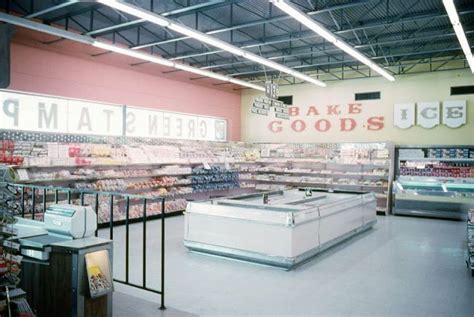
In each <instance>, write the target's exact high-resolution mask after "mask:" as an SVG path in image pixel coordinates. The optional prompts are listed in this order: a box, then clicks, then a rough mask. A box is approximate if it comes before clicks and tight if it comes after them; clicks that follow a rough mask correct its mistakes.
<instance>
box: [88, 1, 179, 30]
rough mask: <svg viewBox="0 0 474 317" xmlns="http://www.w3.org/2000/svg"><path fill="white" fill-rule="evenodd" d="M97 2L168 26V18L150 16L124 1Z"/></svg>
mask: <svg viewBox="0 0 474 317" xmlns="http://www.w3.org/2000/svg"><path fill="white" fill-rule="evenodd" d="M97 2H99V3H102V4H105V5H107V6H109V7H111V8H114V9H117V10H119V11H123V12H125V13H128V14H131V15H133V16H136V17H137V18H140V19H143V20H147V21H149V22H153V23H155V24H158V25H160V26H168V25H169V24H170V23H169V21H168V19H166V18H163V17H161V16H159V15H153V16H150V15H149V14H148V11H146V10H144V9H142V8H139V7H135V6H130V5H128V4H126V3H123V2H120V1H115V0H97Z"/></svg>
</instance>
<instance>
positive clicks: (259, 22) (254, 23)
mask: <svg viewBox="0 0 474 317" xmlns="http://www.w3.org/2000/svg"><path fill="white" fill-rule="evenodd" d="M370 2H371V1H367V0H365V1H353V2H352V3H348V4H343V5H335V6H332V7H329V8H325V9H321V10H318V11H312V12H308V14H309V15H316V14H321V13H325V12H330V11H334V10H339V9H345V8H350V7H356V6H362V5H366V4H368V3H370ZM289 19H290V18H289V17H288V16H287V15H280V16H278V17H274V18H270V19H265V20H261V19H259V20H256V21H252V22H246V23H242V24H238V25H234V26H231V27H226V28H219V29H215V30H211V31H208V32H205V33H206V34H208V35H212V34H218V33H223V32H229V31H233V30H238V29H242V28H247V27H251V26H258V25H263V24H267V23H275V22H280V21H284V20H289ZM186 39H189V37H186V36H182V37H176V38H173V39H169V40H165V41H155V42H151V43H147V44H143V45H138V46H136V47H133V48H135V49H141V48H145V47H150V46H155V45H162V44H167V43H173V42H177V41H182V40H186Z"/></svg>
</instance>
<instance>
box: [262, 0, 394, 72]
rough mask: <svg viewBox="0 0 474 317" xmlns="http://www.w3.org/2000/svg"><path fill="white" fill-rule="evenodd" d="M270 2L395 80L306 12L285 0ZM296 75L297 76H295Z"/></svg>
mask: <svg viewBox="0 0 474 317" xmlns="http://www.w3.org/2000/svg"><path fill="white" fill-rule="evenodd" d="M271 2H272V3H273V4H274V5H275V6H277V7H278V8H279V9H280V10H282V11H283V12H285V13H286V14H288V15H289V16H291V17H293V18H294V19H295V20H297V21H298V22H300V23H301V24H303V25H305V26H306V27H307V28H309V29H310V30H312V31H313V32H315V33H316V34H319V35H320V36H321V37H323V38H324V39H325V40H326V41H328V42H330V43H332V44H334V45H335V46H337V47H339V48H340V49H341V50H343V51H344V52H346V53H347V54H349V55H351V56H352V57H354V58H355V59H357V60H359V61H360V62H362V63H364V64H365V65H367V66H369V67H370V68H371V69H373V70H374V71H375V72H377V73H379V74H380V75H382V76H383V77H385V78H386V79H388V80H390V81H395V77H393V76H392V75H390V74H389V73H388V72H387V71H385V70H384V69H382V68H381V67H380V66H378V65H377V64H375V63H374V62H373V61H371V60H370V59H369V58H367V57H366V56H365V55H363V54H362V53H360V52H359V51H357V50H356V49H354V48H353V47H351V46H350V45H348V44H347V43H346V42H344V41H342V40H341V39H339V38H337V37H336V36H335V35H334V34H332V33H331V32H330V31H329V30H327V29H326V28H325V27H323V26H321V25H319V24H318V23H317V22H316V21H314V20H313V19H312V18H310V17H309V16H308V15H307V14H306V13H304V12H302V11H300V10H299V9H297V8H296V7H294V6H293V5H292V4H289V3H288V1H285V0H271ZM295 77H297V76H295Z"/></svg>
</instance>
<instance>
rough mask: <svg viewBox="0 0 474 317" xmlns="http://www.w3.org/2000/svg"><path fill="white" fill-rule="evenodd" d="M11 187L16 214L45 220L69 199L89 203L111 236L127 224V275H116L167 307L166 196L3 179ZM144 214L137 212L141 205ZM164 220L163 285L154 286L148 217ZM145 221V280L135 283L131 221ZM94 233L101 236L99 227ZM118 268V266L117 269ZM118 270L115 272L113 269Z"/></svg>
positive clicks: (162, 248)
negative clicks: (54, 206) (149, 262)
mask: <svg viewBox="0 0 474 317" xmlns="http://www.w3.org/2000/svg"><path fill="white" fill-rule="evenodd" d="M3 186H8V188H9V190H11V191H16V192H17V193H18V194H17V197H18V199H19V201H18V208H17V209H16V210H15V213H16V215H18V216H21V217H24V218H31V219H33V220H39V221H41V220H43V214H44V212H45V211H46V209H47V208H48V206H49V205H51V204H57V203H61V202H64V203H68V204H78V205H82V206H84V205H90V206H91V207H92V208H93V209H94V211H95V213H96V215H97V225H98V228H105V230H107V229H108V233H109V239H110V240H114V228H115V227H117V226H125V272H124V273H125V274H124V275H125V277H124V278H123V279H120V278H118V277H115V276H114V281H115V282H117V283H121V284H124V285H128V286H131V287H135V288H139V289H142V290H146V291H148V292H152V293H155V294H159V295H160V297H161V302H160V309H165V218H166V217H165V210H166V209H165V203H166V201H165V198H164V197H154V196H144V195H135V194H126V193H120V192H104V191H89V190H81V189H74V188H64V187H51V186H39V185H29V184H28V185H27V184H13V183H4V184H3ZM140 204H141V206H142V208H141V214H140V213H137V212H136V211H137V210H138V208H139V206H140ZM132 205H134V206H138V207H136V208H134V210H135V212H134V214H133V216H131V214H130V210H131V206H132ZM150 216H153V218H154V219H160V220H161V237H160V249H161V250H160V262H161V263H160V267H161V270H160V283H159V284H160V288H159V289H155V288H152V287H149V286H148V284H147V263H146V262H147V238H146V237H147V227H148V225H149V224H148V222H149V221H148V218H149V217H150ZM137 222H141V223H142V231H143V232H142V250H143V251H142V261H143V262H142V263H143V266H142V279H141V280H142V281H141V284H139V283H132V282H131V279H130V226H131V224H132V223H137ZM95 236H96V237H97V236H99V230H96V232H95ZM114 272H116V270H114ZM114 274H115V273H114Z"/></svg>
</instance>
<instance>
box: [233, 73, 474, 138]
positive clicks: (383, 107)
mask: <svg viewBox="0 0 474 317" xmlns="http://www.w3.org/2000/svg"><path fill="white" fill-rule="evenodd" d="M327 84H328V86H327V87H326V88H320V87H317V86H314V85H309V84H302V85H294V86H282V87H280V96H285V95H293V105H294V106H297V107H299V110H300V113H299V115H298V116H292V117H291V119H290V120H280V119H277V118H275V117H274V115H273V114H270V115H269V116H268V117H267V116H261V115H256V114H252V113H251V112H250V108H251V105H252V101H253V98H254V97H255V96H257V95H261V94H259V93H258V92H256V91H251V90H248V91H245V92H244V93H243V94H242V110H241V111H242V121H241V124H242V130H241V136H242V140H243V141H248V142H368V141H393V142H395V143H396V144H447V145H449V144H474V95H460V96H450V87H451V86H462V85H474V75H473V74H471V72H470V71H469V70H461V71H443V72H435V73H424V74H412V75H405V76H397V78H396V81H395V82H389V81H387V80H384V79H383V78H370V79H360V80H347V81H337V82H328V83H327ZM370 91H380V92H381V99H380V100H375V101H362V102H360V103H361V104H362V105H361V106H350V105H349V104H351V103H359V102H356V101H354V93H358V92H370ZM444 100H467V116H468V117H467V124H466V125H464V126H462V127H459V128H457V129H451V128H448V127H446V126H444V125H438V126H436V127H434V128H432V129H425V128H422V127H418V126H414V127H411V128H408V129H406V130H402V129H399V128H397V127H395V126H394V125H393V105H394V104H395V103H401V102H421V101H441V102H442V101H444ZM328 105H339V107H336V109H337V111H336V112H338V113H339V111H340V114H328V108H327V106H328ZM312 106H314V108H310V107H312ZM351 107H352V108H351ZM315 109H316V110H317V111H318V113H319V114H315ZM359 109H360V113H356V112H358V111H359ZM309 110H311V111H310V114H309V115H307V114H308V111H309ZM333 110H334V108H333ZM374 117H375V118H374ZM382 117H383V118H382ZM347 118H351V119H353V121H355V122H356V123H357V125H356V127H355V128H354V129H353V130H351V131H341V121H344V122H345V123H346V127H345V128H346V129H349V128H351V126H350V124H351V122H352V123H353V121H352V120H350V119H347ZM370 118H372V119H370ZM321 119H326V120H328V121H329V122H330V123H331V127H330V128H329V129H328V130H327V131H326V132H320V131H318V130H317V129H316V128H315V124H316V122H317V121H318V120H321ZM296 120H301V121H298V122H295V121H296ZM382 120H383V128H381V125H380V124H375V123H376V122H381V121H382ZM272 121H280V122H276V123H273V128H274V130H278V129H279V127H281V129H282V131H281V132H272V131H270V128H269V124H271V122H272ZM302 122H304V124H305V125H306V127H305V129H304V130H303V131H301V132H295V131H293V129H292V128H291V125H292V124H293V125H294V128H296V129H302ZM326 123H327V122H326ZM320 124H321V125H320V126H319V128H320V130H324V129H325V128H327V127H326V126H325V125H324V124H325V121H320Z"/></svg>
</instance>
